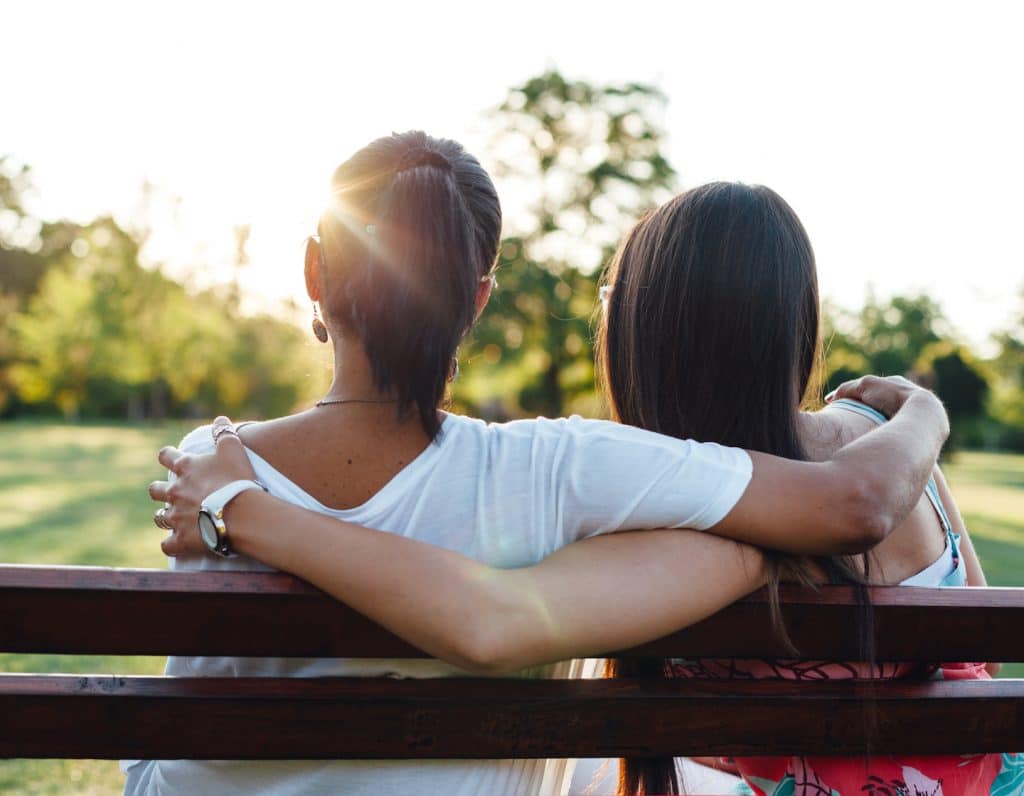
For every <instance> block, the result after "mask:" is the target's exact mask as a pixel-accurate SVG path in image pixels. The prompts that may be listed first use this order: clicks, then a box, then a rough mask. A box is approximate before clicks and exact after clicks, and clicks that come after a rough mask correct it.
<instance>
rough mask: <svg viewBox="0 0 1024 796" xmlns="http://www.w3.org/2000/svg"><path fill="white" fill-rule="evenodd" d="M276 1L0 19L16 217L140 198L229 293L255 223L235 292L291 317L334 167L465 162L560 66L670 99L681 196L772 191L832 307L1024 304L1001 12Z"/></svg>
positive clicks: (1016, 125)
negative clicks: (443, 159)
mask: <svg viewBox="0 0 1024 796" xmlns="http://www.w3.org/2000/svg"><path fill="white" fill-rule="evenodd" d="M270 6H271V4H262V3H260V4H257V3H242V2H216V3H215V2H209V0H204V2H175V3H138V2H132V3H96V2H91V3H78V2H74V3H72V2H68V3H66V4H60V3H54V2H45V1H42V0H34V2H32V3H18V4H14V5H12V6H10V7H7V8H5V10H4V14H3V16H4V20H3V26H4V37H3V38H4V48H3V51H2V52H0V65H2V67H3V72H4V74H5V79H4V85H3V90H2V94H0V153H5V152H6V153H9V154H12V155H13V156H14V157H15V158H16V159H17V160H19V161H21V162H24V163H28V164H29V165H31V166H32V168H33V171H34V174H35V183H36V185H37V188H38V193H37V196H36V197H35V199H34V201H33V203H32V208H33V210H34V211H35V212H36V213H37V214H39V215H40V216H41V217H45V218H55V217H59V216H70V217H73V218H76V219H79V220H85V219H88V218H90V217H93V216H95V215H97V214H99V213H102V212H114V213H115V214H116V215H117V216H118V217H119V218H121V219H122V220H129V219H131V218H132V217H133V215H136V214H137V213H138V208H139V204H140V200H139V197H140V186H141V184H142V182H143V180H148V181H149V182H150V183H152V184H153V185H154V186H156V192H155V198H154V200H153V201H152V206H151V209H150V217H151V222H152V224H153V227H154V235H153V238H152V240H151V243H150V246H149V247H148V249H147V254H148V256H149V257H151V258H153V259H159V260H167V261H170V262H171V263H172V264H175V265H176V266H177V267H179V268H180V267H183V264H185V263H188V264H189V265H190V266H191V267H192V269H193V270H194V271H196V273H195V275H196V276H197V277H198V278H199V279H205V280H207V281H208V280H210V279H221V278H226V273H227V271H226V263H228V262H230V259H231V252H232V250H233V238H232V228H233V227H234V226H235V225H238V224H251V225H252V237H251V239H250V246H249V253H250V256H251V258H252V265H251V267H250V269H249V279H250V282H249V288H250V289H251V291H252V292H253V293H254V295H256V296H261V297H264V298H267V299H269V298H272V297H277V296H293V297H295V298H296V299H298V300H302V301H304V292H303V289H302V282H301V276H300V267H301V262H300V252H301V242H302V239H303V236H304V235H306V234H308V233H309V232H310V231H311V229H312V226H313V223H314V221H315V218H316V216H317V213H318V211H319V209H320V206H321V203H322V200H323V197H324V196H325V191H326V185H327V180H328V178H329V176H330V173H331V171H332V169H333V167H334V166H335V165H337V163H339V162H341V161H342V160H343V159H344V158H345V157H347V156H348V155H349V154H350V153H351V152H352V151H354V150H355V149H356V148H358V147H359V146H361V145H362V144H364V143H366V142H368V141H369V140H371V139H372V138H374V137H376V136H378V135H382V134H386V133H389V132H391V131H392V130H404V129H409V128H414V127H415V128H423V129H426V130H427V131H428V132H431V133H433V134H436V135H444V136H448V137H453V138H457V139H459V140H461V141H463V142H464V143H466V144H467V146H468V147H469V148H470V149H471V150H474V149H475V150H480V149H481V140H480V139H481V137H482V133H481V131H482V124H481V122H480V119H481V115H482V113H483V112H484V111H486V109H488V108H490V107H492V106H494V105H495V104H497V103H498V102H500V101H501V100H502V98H503V97H504V95H505V92H506V90H507V88H508V87H509V86H511V85H514V84H517V83H520V82H522V81H523V80H525V79H526V78H528V77H530V76H532V75H534V74H536V73H539V72H541V71H543V70H544V69H545V68H547V67H549V66H556V67H557V68H559V69H560V70H562V71H563V72H564V73H566V74H567V75H568V76H570V77H573V78H583V79H588V80H593V81H598V82H603V81H610V82H615V81H618V82H622V81H632V80H640V81H650V82H655V83H657V84H658V85H660V86H661V87H662V89H663V90H664V91H665V92H666V93H667V95H668V97H669V107H668V113H667V124H668V130H669V133H670V143H669V151H670V155H671V159H672V161H673V164H674V165H675V167H676V168H677V170H678V171H679V172H680V174H681V177H682V182H683V185H684V187H686V186H692V185H695V184H699V183H701V182H705V181H707V180H711V179H738V180H743V181H746V182H759V183H764V184H766V185H769V186H771V187H773V188H774V189H776V190H777V191H779V193H781V194H782V195H783V196H784V197H786V199H787V200H788V201H789V202H790V204H792V205H793V207H794V208H795V209H796V211H797V213H798V214H799V215H800V216H801V218H802V219H803V221H804V224H805V225H806V227H807V229H808V231H809V233H810V236H811V239H812V241H813V242H814V245H815V249H816V252H817V255H818V263H819V269H820V273H821V283H822V289H823V292H824V293H825V294H826V295H827V296H829V297H831V298H833V299H835V300H836V301H838V302H840V303H841V304H845V305H847V306H850V307H856V306H858V305H859V304H860V303H861V302H862V301H863V299H864V297H865V295H866V291H867V290H868V289H869V287H868V286H869V285H870V286H873V289H874V290H875V292H876V294H878V295H879V296H886V295H889V294H892V293H896V292H906V291H916V290H926V291H928V292H929V293H930V294H931V295H933V296H934V297H935V298H937V299H938V300H939V301H940V302H941V303H942V305H943V306H944V308H945V309H946V312H947V314H948V315H949V316H950V317H951V318H952V320H953V322H954V324H956V325H957V326H958V327H959V328H960V329H961V330H963V331H964V332H965V333H966V334H967V336H968V337H969V338H970V339H971V340H972V341H974V342H975V343H978V342H981V341H983V340H984V338H985V337H986V335H987V334H988V333H989V332H990V331H992V330H993V329H995V328H999V327H1003V326H1005V325H1006V324H1007V323H1008V322H1009V319H1010V317H1011V314H1012V312H1013V311H1014V310H1017V309H1019V308H1020V302H1019V300H1018V298H1017V296H1018V294H1019V293H1020V290H1021V288H1022V287H1024V242H1022V241H1024V236H1022V235H1021V230H1022V221H1024V102H1022V99H1021V96H1022V93H1024V90H1022V83H1024V47H1022V46H1021V43H1020V35H1021V30H1022V24H1021V23H1022V22H1024V10H1022V9H1024V7H1022V6H1021V5H1020V4H1019V3H1014V2H1005V3H995V2H971V3H966V2H964V3H959V4H956V5H954V4H947V3H942V2H935V1H934V0H933V1H932V2H922V3H914V2H902V1H901V2H891V1H890V0H886V1H885V2H859V3H844V4H838V3H828V2H820V1H814V2H806V3H799V2H773V3H737V2H714V3H712V2H706V1H704V2H673V3H668V2H664V3H655V2H646V1H645V0H630V2H628V3H625V2H620V3H616V4H611V3H606V4H599V3H595V2H592V1H591V2H562V3H556V2H551V0H545V2H535V0H517V2H515V3H509V4H493V3H480V2H479V1H478V2H472V3H470V2H466V3H462V2H445V0H435V2H432V3H405V2H398V1H396V0H392V2H389V3H387V4H380V3H375V4H371V3H365V4H363V3H360V4H355V3H340V2H333V3H326V2H325V3H309V2H297V1H296V0H292V2H289V3H287V4H273V6H274V8H275V10H274V11H271V10H269V8H270ZM499 10H500V11H501V15H498V14H497V12H498V11H499ZM498 187H499V191H500V190H501V185H500V184H499V186H498ZM173 197H180V202H178V203H175V202H173V201H172V198H173ZM514 200H515V197H509V196H505V204H506V206H507V207H506V211H507V213H508V212H514V207H510V206H509V205H514Z"/></svg>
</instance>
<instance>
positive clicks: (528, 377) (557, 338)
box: [457, 71, 675, 416]
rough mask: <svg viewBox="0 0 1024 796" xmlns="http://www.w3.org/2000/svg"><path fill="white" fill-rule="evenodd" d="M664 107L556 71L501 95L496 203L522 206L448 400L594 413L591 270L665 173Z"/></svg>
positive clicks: (496, 118) (651, 202)
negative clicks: (516, 199) (500, 198)
mask: <svg viewBox="0 0 1024 796" xmlns="http://www.w3.org/2000/svg"><path fill="white" fill-rule="evenodd" d="M664 102H665V97H664V95H663V94H662V93H661V92H660V91H659V90H658V89H657V88H655V87H653V86H648V85H643V84H639V83H627V84H622V85H594V84H591V83H587V82H584V81H572V80H569V79H567V78H565V77H564V76H563V75H561V74H560V73H558V72H556V71H549V72H546V73H544V74H543V75H539V76H538V77H535V78H533V79H531V80H528V81H527V82H525V83H524V84H522V85H520V86H517V87H515V88H513V89H511V90H510V92H509V94H508V97H507V98H506V100H505V101H504V102H503V103H502V104H501V106H500V107H499V108H497V109H496V111H495V112H494V114H493V115H492V118H491V123H492V124H493V126H494V128H495V130H496V132H495V136H494V140H493V143H492V153H493V157H494V160H495V161H496V162H497V167H496V168H495V173H496V174H497V176H498V177H499V179H500V181H501V183H502V185H501V188H502V192H503V193H505V194H508V193H513V194H516V195H518V196H522V197H526V198H527V201H526V205H527V213H526V218H525V219H517V218H513V219H512V220H511V222H510V224H511V225H512V226H513V227H514V228H515V229H514V230H513V234H511V235H510V236H509V237H507V238H506V240H505V241H504V243H503V245H502V248H501V255H500V258H499V263H498V280H499V282H500V287H499V290H497V291H496V292H495V294H494V296H493V298H492V299H491V304H490V307H489V308H488V309H487V311H486V312H485V313H484V315H483V317H482V319H481V321H480V322H479V324H478V326H477V329H476V332H475V334H474V335H473V339H472V341H471V342H470V343H469V345H467V346H466V347H465V349H464V351H463V358H464V359H465V360H466V361H467V363H468V364H469V365H470V367H469V368H464V371H468V370H471V367H472V365H473V364H474V363H476V362H479V363H480V364H481V366H482V369H484V370H486V374H487V375H486V376H482V375H478V374H473V373H470V374H469V375H468V378H467V379H466V382H465V383H463V384H460V385H459V389H458V392H457V396H458V397H459V398H460V399H461V400H462V401H463V402H464V403H468V404H473V405H475V407H476V408H477V409H479V410H480V411H482V412H484V413H487V414H490V415H492V416H502V415H506V414H519V413H528V414H544V415H551V416H557V415H561V414H563V413H565V412H566V411H567V410H569V411H583V412H589V413H593V412H595V411H596V410H597V405H596V402H595V399H594V368H593V343H592V340H593V334H592V329H591V317H592V314H593V310H594V307H595V304H596V298H597V271H598V268H599V267H600V266H601V265H602V264H604V263H605V262H606V261H607V260H608V258H609V257H610V255H611V253H612V251H613V250H614V248H615V246H616V244H617V243H618V241H619V240H620V239H621V238H622V236H623V234H624V233H625V231H626V230H627V229H628V227H629V226H630V225H631V224H632V223H633V222H634V221H635V220H636V219H637V218H638V217H639V215H640V214H641V213H642V212H643V211H645V210H647V209H649V208H652V207H654V206H655V205H657V204H658V203H659V202H661V201H663V200H664V199H665V198H666V197H667V196H668V195H669V191H670V188H671V186H672V184H673V181H674V178H675V172H674V171H673V169H672V167H671V165H670V164H669V162H668V160H667V158H666V156H665V153H664V151H663V150H664V133H663V130H662V127H661V117H662V112H663V109H664Z"/></svg>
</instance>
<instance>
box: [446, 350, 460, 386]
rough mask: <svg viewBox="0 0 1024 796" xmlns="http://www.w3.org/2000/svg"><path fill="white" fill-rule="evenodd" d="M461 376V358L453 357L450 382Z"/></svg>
mask: <svg viewBox="0 0 1024 796" xmlns="http://www.w3.org/2000/svg"><path fill="white" fill-rule="evenodd" d="M457 378H459V358H458V357H452V364H451V365H450V366H449V367H448V383H449V384H450V383H451V382H453V381H455V380H456V379H457Z"/></svg>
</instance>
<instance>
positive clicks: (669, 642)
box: [0, 566, 1024, 661]
mask: <svg viewBox="0 0 1024 796" xmlns="http://www.w3.org/2000/svg"><path fill="white" fill-rule="evenodd" d="M871 591H872V602H873V615H874V623H875V627H876V631H877V632H876V646H877V650H876V657H877V659H878V660H882V661H885V660H905V661H936V660H944V661H976V660H1002V661H1024V633H1022V632H1020V629H1021V628H1022V627H1024V589H984V590H974V589H910V588H901V587H879V588H874V589H872V590H871ZM783 597H784V601H785V602H784V608H783V613H784V616H785V619H786V627H787V630H788V632H789V634H790V637H791V638H792V640H793V641H794V643H795V644H796V647H797V648H798V649H799V650H800V653H801V655H802V656H804V657H809V658H816V659H818V658H820V659H830V660H852V659H856V658H857V657H858V652H859V649H858V641H857V634H856V633H855V632H854V628H855V627H856V626H857V621H858V617H859V615H860V611H861V608H860V606H859V605H858V604H857V602H856V599H855V598H854V595H853V593H852V591H851V590H850V589H847V588H842V587H823V588H822V589H821V590H820V591H819V592H817V593H814V592H809V591H806V590H800V589H784V594H783ZM923 617H927V619H926V620H924V619H923ZM0 652H39V653H74V654H138V655H168V654H177V655H253V656H285V657H287V656H293V657H371V658H376V657H387V658H416V657H424V656H423V653H421V652H420V651H418V650H416V649H415V648H413V647H411V646H410V645H408V644H406V643H405V642H404V641H402V640H400V639H398V638H397V637H395V636H393V635H392V634H390V633H388V632H387V631H386V630H383V629H382V628H380V627H378V626H377V625H375V624H374V623H373V622H371V621H369V620H368V619H366V618H365V617H363V616H361V615H360V614H358V613H356V612H355V611H353V610H351V609H350V608H348V607H346V606H344V605H342V604H340V603H338V602H336V601H335V600H333V599H331V598H329V597H327V596H326V595H324V594H322V593H321V592H319V591H317V590H316V589H314V588H312V587H311V586H309V585H308V584H305V583H303V582H301V581H299V580H297V579H295V578H292V577H291V576H288V575H283V574H279V573H235V572H169V571H164V570H111V569H105V568H89V567H30V566H0ZM620 654H623V655H625V656H650V657H786V656H787V655H788V650H787V649H786V647H785V646H784V645H783V644H782V642H780V640H779V639H778V637H777V635H776V634H775V633H774V632H773V631H772V628H771V627H770V625H769V622H768V610H767V602H766V598H765V596H764V595H763V594H755V595H753V596H751V597H749V598H747V599H745V600H742V601H740V602H739V603H736V604H735V605H732V606H730V607H728V608H726V609H725V610H723V611H721V612H720V613H718V614H717V615H715V616H714V617H711V618H709V619H708V620H705V621H704V622H701V623H699V624H697V625H694V626H693V627H691V628H688V629H686V630H683V631H681V632H679V633H675V634H673V635H670V636H667V637H665V638H663V639H659V640H658V641H654V642H652V643H650V644H645V645H643V646H642V647H638V648H636V649H634V650H630V651H627V652H625V653H620Z"/></svg>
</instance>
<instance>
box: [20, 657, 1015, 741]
mask: <svg viewBox="0 0 1024 796" xmlns="http://www.w3.org/2000/svg"><path fill="white" fill-rule="evenodd" d="M867 693H868V691H867V686H865V685H864V684H863V683H854V682H845V683H842V682H832V683H820V684H815V683H800V684H794V683H786V682H760V683H741V682H733V683H723V682H708V681H705V682H699V681H693V680H689V681H679V680H676V681H655V682H650V681H636V680H576V681H557V680H532V681H531V680H474V679H465V680H462V679H457V680H451V679H448V680H420V681H410V680H392V679H379V680H378V679H373V680H370V679H326V680H311V679H305V680H301V679H286V680H267V679H259V680H253V679H220V678H216V679H215V678H200V679H179V680H172V679H169V678H153V677H151V678H146V677H137V678H99V677H72V676H35V675H0V756H2V757H60V758H76V757H84V758H119V757H128V758H133V757H140V758H163V759H173V758H195V759H207V758H231V759H249V758H269V759H274V758H279V759H296V758H297V759H312V758H339V759H358V758H366V759H382V758H516V757H531V758H536V757H606V756H610V757H615V756H619V755H641V756H642V755H655V754H657V755H719V754H722V755H752V754H792V753H797V752H804V753H807V754H824V753H828V754H860V753H863V752H864V749H865V727H866V720H865V714H864V709H865V708H864V705H865V703H864V697H865V696H866V694H867ZM874 696H875V702H874V704H875V709H876V714H877V718H876V727H875V729H874V731H873V732H872V734H871V746H872V748H873V749H875V750H878V749H885V750H886V751H887V752H891V753H894V754H920V753H926V752H927V753H932V754H938V753H973V752H991V751H1012V750H1014V749H1016V748H1017V747H1019V746H1020V745H1021V742H1022V739H1024V681H1020V680H1015V681H1014V680H1007V681H984V682H983V681H967V682H963V681H962V682H928V683H920V682H918V683H907V682H893V681H890V682H885V683H878V684H876V685H875V686H874Z"/></svg>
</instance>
